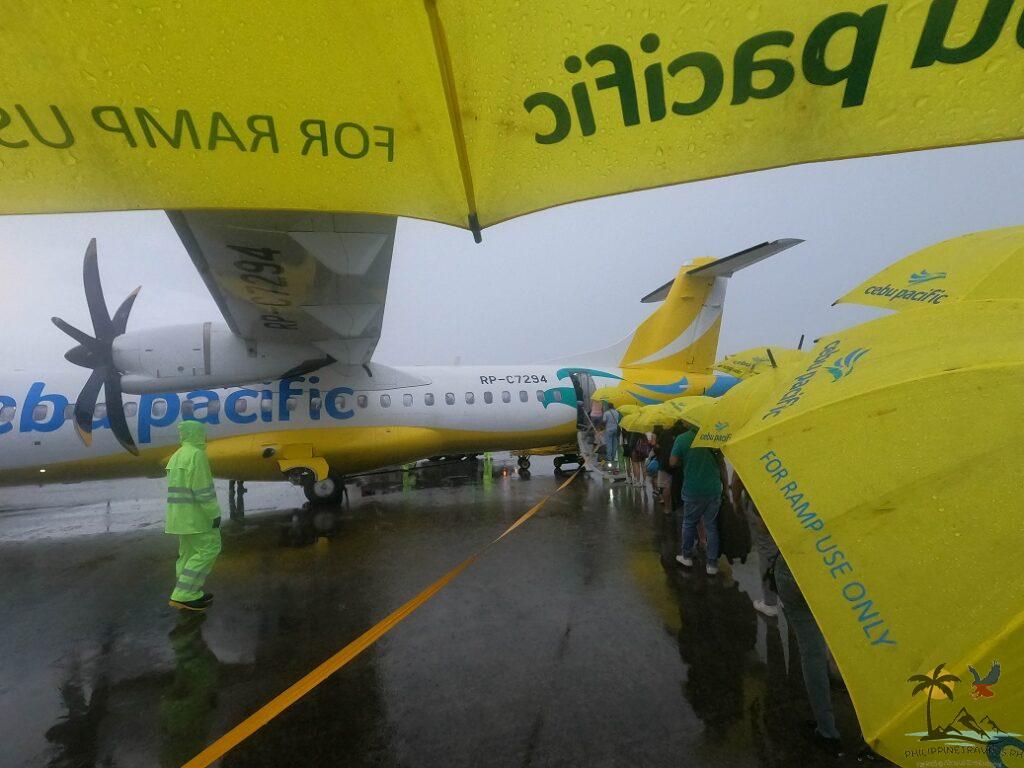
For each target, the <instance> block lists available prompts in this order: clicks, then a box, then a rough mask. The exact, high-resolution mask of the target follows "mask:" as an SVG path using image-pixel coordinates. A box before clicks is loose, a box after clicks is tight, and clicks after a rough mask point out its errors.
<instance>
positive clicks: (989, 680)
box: [967, 661, 999, 699]
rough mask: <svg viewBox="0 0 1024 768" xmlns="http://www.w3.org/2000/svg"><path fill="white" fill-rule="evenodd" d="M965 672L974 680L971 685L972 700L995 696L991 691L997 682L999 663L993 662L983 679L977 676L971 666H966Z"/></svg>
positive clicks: (976, 672) (976, 671)
mask: <svg viewBox="0 0 1024 768" xmlns="http://www.w3.org/2000/svg"><path fill="white" fill-rule="evenodd" d="M967 670H968V671H969V672H970V673H971V677H973V678H974V682H973V683H971V698H972V699H991V698H992V697H993V696H995V695H996V694H995V692H994V691H993V690H992V686H993V685H995V684H996V683H998V682H999V662H998V661H993V662H992V668H991V669H990V670H989V671H988V674H987V675H985V677H982V676H981V675H979V674H978V670H976V669H975V668H974V667H972V666H971V665H969V664H968V665H967Z"/></svg>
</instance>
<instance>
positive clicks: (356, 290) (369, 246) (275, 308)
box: [168, 211, 397, 364]
mask: <svg viewBox="0 0 1024 768" xmlns="http://www.w3.org/2000/svg"><path fill="white" fill-rule="evenodd" d="M168 217H169V218H170V220H171V223H172V224H173V225H174V228H175V230H176V231H177V232H178V235H179V237H180V238H181V240H182V243H183V244H184V245H185V248H186V250H187V251H188V253H189V256H190V257H191V258H192V261H193V263H194V264H195V265H196V268H197V269H198V270H199V274H200V276H201V277H202V278H203V281H204V282H205V283H206V286H207V288H208V289H209V291H210V294H211V296H212V297H213V299H214V301H216V302H217V306H218V307H219V308H220V310H221V313H222V314H223V315H224V319H225V320H226V321H227V324H228V327H229V328H230V329H231V332H232V333H234V334H235V335H236V336H240V337H242V338H246V339H258V340H266V341H274V342H279V343H294V344H309V343H314V344H316V345H317V346H319V347H320V348H321V349H324V351H326V352H328V354H330V355H331V356H332V357H334V358H335V359H336V360H337V361H338V362H340V363H342V364H361V363H365V362H368V361H369V360H370V358H371V357H372V355H373V351H374V349H375V348H376V346H377V341H378V340H379V338H380V330H381V323H382V321H383V316H384V305H385V302H386V299H387V289H388V280H389V277H390V273H391V256H392V253H393V250H394V242H395V228H396V224H397V219H396V217H394V216H371V215H366V214H323V213H309V212H304V211H168ZM331 350H333V351H331ZM335 352H337V353H338V354H340V355H342V356H341V357H339V356H338V355H336V354H334V353H335Z"/></svg>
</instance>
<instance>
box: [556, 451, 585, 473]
mask: <svg viewBox="0 0 1024 768" xmlns="http://www.w3.org/2000/svg"><path fill="white" fill-rule="evenodd" d="M566 464H575V465H576V467H577V468H581V467H582V466H583V459H581V458H580V457H579V456H577V455H576V454H575V453H567V454H565V455H564V456H556V457H555V477H560V476H562V475H564V474H566V470H564V469H562V467H564V466H565V465H566Z"/></svg>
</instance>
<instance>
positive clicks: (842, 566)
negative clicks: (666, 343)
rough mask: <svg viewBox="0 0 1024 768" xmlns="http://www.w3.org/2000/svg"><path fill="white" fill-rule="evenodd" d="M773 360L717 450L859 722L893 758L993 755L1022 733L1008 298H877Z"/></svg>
mask: <svg viewBox="0 0 1024 768" xmlns="http://www.w3.org/2000/svg"><path fill="white" fill-rule="evenodd" d="M788 370H789V374H790V375H788V376H787V377H786V379H785V380H784V381H782V382H780V383H779V384H778V386H777V387H775V389H774V391H773V392H772V393H770V395H769V396H768V397H767V398H766V399H765V400H764V401H763V402H762V405H761V406H760V407H759V408H758V409H757V411H756V412H755V413H754V414H753V416H752V418H750V420H749V421H748V423H747V425H746V426H745V427H743V428H742V429H741V430H740V431H739V432H737V433H736V434H735V435H733V437H732V440H731V441H729V442H728V443H727V444H726V445H725V447H724V451H725V454H726V456H727V457H728V458H729V460H730V461H731V462H732V464H733V466H734V467H735V468H736V470H737V471H738V472H739V474H740V476H741V477H742V478H743V481H744V483H745V485H746V486H747V488H748V489H749V491H750V494H751V496H752V498H753V499H754V501H755V503H756V504H757V507H758V509H759V510H760V512H761V514H762V516H763V517H764V519H765V521H766V522H767V524H768V527H769V528H770V529H771V532H772V535H773V536H774V537H775V540H776V541H777V542H778V544H779V547H780V548H781V550H782V553H783V555H784V556H785V558H786V561H787V563H788V564H789V565H790V567H791V570H792V571H793V573H794V574H795V576H796V579H797V581H798V582H799V585H800V588H801V590H802V591H803V593H804V595H805V596H806V598H807V602H808V603H809V605H810V607H811V609H812V611H813V612H814V615H815V617H816V619H817V620H818V623H819V625H820V626H821V628H822V630H823V632H824V634H825V636H826V639H827V640H828V644H829V647H830V648H831V649H832V652H833V653H834V655H835V658H836V660H837V662H838V663H839V667H840V669H841V670H842V672H843V676H844V679H845V680H846V684H847V686H848V687H849V690H850V695H851V696H852V698H853V702H854V705H855V706H856V710H857V715H858V718H859V720H860V725H861V729H862V730H863V733H864V737H865V739H866V740H867V742H868V744H870V745H871V746H872V747H873V748H874V749H875V750H877V751H878V752H880V753H881V754H883V755H885V756H886V757H888V758H889V759H891V760H894V761H895V762H897V763H899V764H900V765H907V766H909V765H914V766H917V765H921V764H922V763H923V762H924V761H929V764H931V762H934V764H936V765H953V764H954V763H953V762H952V761H956V760H964V759H974V761H975V762H976V763H977V764H981V763H984V762H985V761H986V758H988V759H991V760H992V765H1004V763H1002V762H997V759H996V758H997V757H998V754H999V753H1002V752H1004V751H1005V750H1006V747H1007V746H1015V747H1017V748H1022V747H1024V741H1021V740H1020V736H1019V734H1020V733H1021V732H1022V731H1024V685H1022V684H1021V681H1024V609H1022V606H1024V586H1022V584H1024V582H1022V581H1021V579H1020V578H1019V573H1020V553H1021V552H1022V551H1024V522H1022V514H1021V511H1022V506H1021V494H1022V492H1024V484H1022V482H1021V475H1020V469H1021V467H1022V466H1024V440H1022V435H1024V407H1022V403H1024V302H1015V301H971V302H956V303H951V304H949V305H947V306H940V307H936V308H934V310H932V311H928V312H904V313H898V314H893V315H889V316H886V317H884V318H881V319H879V320H875V321H873V322H870V323H866V324H864V325H861V326H857V327H855V328H851V329H849V330H847V331H844V332H842V333H839V334H836V335H835V336H832V337H830V338H827V339H823V340H821V341H820V342H819V343H818V345H817V346H816V348H815V349H814V350H813V351H812V352H811V358H810V361H809V362H808V363H807V364H806V365H805V366H803V367H801V368H798V369H797V370H795V371H794V370H792V369H788ZM754 381H756V379H755V380H754ZM751 383H753V381H752V382H751ZM975 671H976V672H977V676H975V675H974V674H973V673H974V672H975ZM947 675H953V676H954V678H955V679H949V678H948V677H947ZM993 678H998V680H996V682H991V681H992V679H993ZM986 680H988V681H989V682H987V683H986ZM908 681H910V682H908ZM915 683H916V685H915ZM997 724H998V725H997ZM1014 755H1016V756H1017V757H1019V755H1020V752H1019V751H1017V752H1015V753H1014ZM1004 757H1006V758H1010V757H1011V755H1010V754H1009V753H1007V754H1005V755H1004ZM1017 757H1015V758H1014V759H1017ZM957 764H958V763H957ZM1010 764H1013V765H1016V764H1018V763H1016V762H1013V761H1012V760H1011V762H1010Z"/></svg>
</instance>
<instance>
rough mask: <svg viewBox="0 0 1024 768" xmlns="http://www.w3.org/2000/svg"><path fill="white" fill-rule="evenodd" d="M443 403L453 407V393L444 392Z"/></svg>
mask: <svg viewBox="0 0 1024 768" xmlns="http://www.w3.org/2000/svg"><path fill="white" fill-rule="evenodd" d="M444 401H445V402H446V403H448V405H455V393H454V392H445V393H444Z"/></svg>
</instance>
